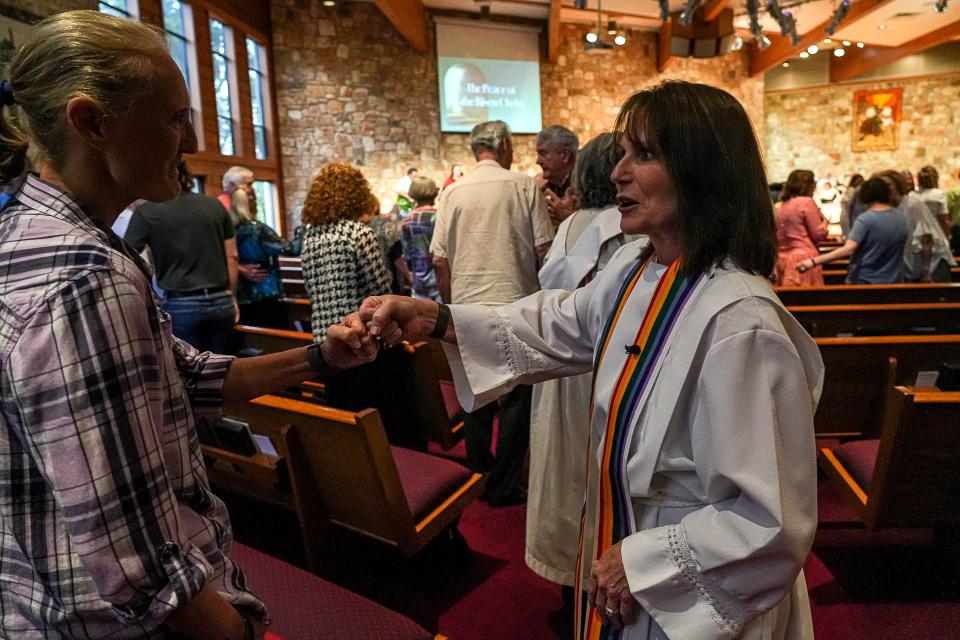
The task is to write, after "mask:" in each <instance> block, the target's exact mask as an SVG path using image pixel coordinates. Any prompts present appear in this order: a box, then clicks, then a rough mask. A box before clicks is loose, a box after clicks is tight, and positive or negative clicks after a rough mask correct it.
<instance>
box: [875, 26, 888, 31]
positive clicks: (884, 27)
mask: <svg viewBox="0 0 960 640" xmlns="http://www.w3.org/2000/svg"><path fill="white" fill-rule="evenodd" d="M886 28H887V25H885V24H878V25H877V29H880V31H883V30H884V29H886Z"/></svg>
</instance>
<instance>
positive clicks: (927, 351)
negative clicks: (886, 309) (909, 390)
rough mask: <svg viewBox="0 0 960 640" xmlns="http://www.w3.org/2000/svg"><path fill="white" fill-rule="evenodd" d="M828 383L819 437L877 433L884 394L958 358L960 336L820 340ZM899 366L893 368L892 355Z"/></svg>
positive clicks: (820, 412) (818, 425)
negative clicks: (889, 361) (889, 360)
mask: <svg viewBox="0 0 960 640" xmlns="http://www.w3.org/2000/svg"><path fill="white" fill-rule="evenodd" d="M816 343H817V346H818V347H819V348H820V355H821V357H822V358H823V365H824V369H825V372H824V381H823V393H822V394H821V396H820V404H819V406H818V407H817V413H816V416H815V417H814V426H815V430H816V434H817V436H818V437H831V438H841V439H849V438H859V437H877V434H878V433H879V428H880V424H881V418H882V414H883V401H884V394H885V393H886V391H887V390H888V389H889V388H892V387H893V386H894V385H898V384H899V385H906V386H911V385H913V384H914V383H915V381H916V379H917V373H919V372H921V371H937V370H939V369H940V365H941V364H942V363H944V362H948V361H958V360H960V335H938V336H879V337H860V338H816ZM889 358H894V359H895V361H896V366H895V368H894V369H893V371H892V372H891V371H890V369H889V364H888V359H889Z"/></svg>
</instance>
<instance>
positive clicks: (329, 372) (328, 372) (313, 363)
mask: <svg viewBox="0 0 960 640" xmlns="http://www.w3.org/2000/svg"><path fill="white" fill-rule="evenodd" d="M322 344H323V343H322V342H314V343H313V344H312V345H310V346H309V347H307V362H309V363H310V368H312V369H313V370H314V371H315V372H316V374H317V375H318V376H320V377H321V378H329V377H331V376H334V375H336V374H337V372H338V370H337V369H335V368H334V367H332V366H330V365H329V364H327V361H326V359H324V357H323V350H322V349H321V345H322Z"/></svg>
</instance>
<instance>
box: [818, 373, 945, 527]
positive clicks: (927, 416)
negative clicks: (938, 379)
mask: <svg viewBox="0 0 960 640" xmlns="http://www.w3.org/2000/svg"><path fill="white" fill-rule="evenodd" d="M819 461H820V466H821V468H822V469H823V470H824V472H825V473H826V474H827V476H828V477H829V478H830V479H831V480H832V481H833V483H834V484H835V485H836V486H837V488H838V489H839V490H840V493H841V494H842V495H843V496H844V498H845V499H847V501H848V502H849V503H850V504H851V505H852V506H853V507H854V509H856V511H857V513H858V515H859V516H860V518H861V520H863V523H864V525H865V526H866V528H867V530H869V531H875V530H878V529H887V528H898V527H910V528H914V527H945V526H949V527H953V528H955V527H956V526H957V525H960V392H939V391H917V390H912V389H910V388H908V387H903V386H897V387H894V388H893V389H891V390H890V393H888V394H887V397H886V402H885V404H884V411H883V425H882V428H881V431H880V437H879V438H876V439H867V440H855V441H852V442H848V443H844V444H842V445H840V446H839V447H837V448H836V450H832V449H829V448H823V449H821V450H820V456H819Z"/></svg>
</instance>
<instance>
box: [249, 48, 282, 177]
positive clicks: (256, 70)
mask: <svg viewBox="0 0 960 640" xmlns="http://www.w3.org/2000/svg"><path fill="white" fill-rule="evenodd" d="M244 45H245V48H246V53H247V80H248V82H249V83H250V86H249V89H250V121H251V123H252V126H253V155H254V157H255V158H256V159H257V160H269V159H271V158H272V157H274V154H275V150H274V148H273V144H272V137H273V127H272V126H271V125H272V123H273V102H272V98H273V95H272V91H271V88H272V85H271V84H270V63H269V58H268V57H267V47H266V45H264V44H261V43H260V41H259V40H258V39H257V38H256V37H254V36H253V34H250V33H245V34H244ZM251 45H252V46H253V53H255V54H256V66H254V61H253V60H251V55H250V53H251ZM254 78H256V86H257V89H258V92H255V91H254ZM257 93H259V97H260V116H261V119H262V122H259V123H258V122H257V119H256V109H255V108H254V107H255V100H256V95H257ZM258 129H259V130H261V131H262V135H263V147H264V148H263V155H262V156H261V155H260V153H259V152H258V149H257V145H258V136H257V130H258Z"/></svg>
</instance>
